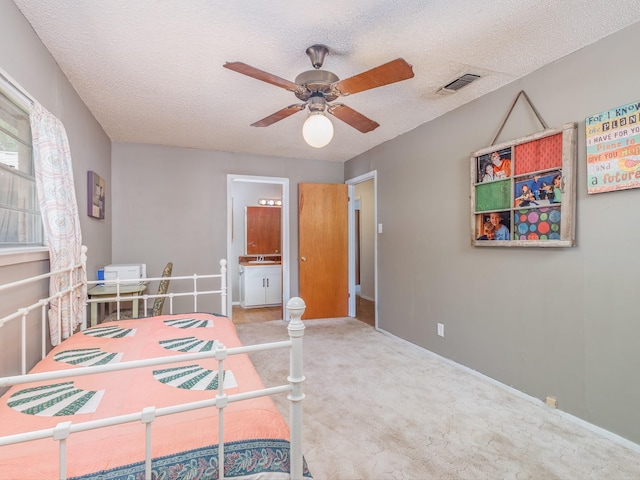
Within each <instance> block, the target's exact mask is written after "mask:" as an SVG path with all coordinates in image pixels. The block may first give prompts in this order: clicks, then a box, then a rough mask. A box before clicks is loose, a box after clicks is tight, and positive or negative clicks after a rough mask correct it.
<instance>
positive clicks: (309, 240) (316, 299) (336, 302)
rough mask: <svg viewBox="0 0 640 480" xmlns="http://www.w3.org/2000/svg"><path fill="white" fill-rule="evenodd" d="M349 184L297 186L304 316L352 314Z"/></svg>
mask: <svg viewBox="0 0 640 480" xmlns="http://www.w3.org/2000/svg"><path fill="white" fill-rule="evenodd" d="M348 211H349V209H348V193H347V185H344V184H327V183H300V184H299V185H298V248H299V256H298V266H299V274H300V297H301V298H302V299H303V300H304V302H305V303H306V305H307V308H306V310H305V314H304V316H303V317H302V318H304V319H311V318H332V317H346V316H347V315H348V314H349V230H348Z"/></svg>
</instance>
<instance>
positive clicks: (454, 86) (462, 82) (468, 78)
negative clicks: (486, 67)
mask: <svg viewBox="0 0 640 480" xmlns="http://www.w3.org/2000/svg"><path fill="white" fill-rule="evenodd" d="M479 78H480V75H474V74H472V73H465V74H464V75H462V76H461V77H458V78H456V79H455V80H454V81H453V82H449V83H447V84H446V85H445V86H444V87H442V88H440V90H439V91H443V92H444V93H453V92H457V91H458V90H460V89H461V88H462V87H466V86H467V85H469V84H470V83H471V82H473V81H475V80H477V79H479Z"/></svg>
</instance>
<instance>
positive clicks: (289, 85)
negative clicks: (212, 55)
mask: <svg viewBox="0 0 640 480" xmlns="http://www.w3.org/2000/svg"><path fill="white" fill-rule="evenodd" d="M223 67H224V68H228V69H229V70H233V71H234V72H238V73H242V74H243V75H247V76H249V77H252V78H255V79H258V80H262V81H263V82H267V83H270V84H271V85H275V86H276V87H280V88H284V89H286V90H289V91H290V92H296V91H298V90H301V89H302V87H301V86H300V85H298V84H296V83H293V82H290V81H289V80H285V79H284V78H280V77H277V76H275V75H272V74H270V73H267V72H265V71H263V70H259V69H257V68H255V67H252V66H251V65H247V64H246V63H242V62H227V63H225V64H224V65H223Z"/></svg>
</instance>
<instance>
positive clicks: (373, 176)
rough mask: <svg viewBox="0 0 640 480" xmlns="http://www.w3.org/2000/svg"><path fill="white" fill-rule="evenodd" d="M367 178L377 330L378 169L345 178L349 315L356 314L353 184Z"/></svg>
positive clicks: (376, 327) (354, 203) (364, 180)
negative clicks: (370, 186) (372, 228)
mask: <svg viewBox="0 0 640 480" xmlns="http://www.w3.org/2000/svg"><path fill="white" fill-rule="evenodd" d="M369 180H373V223H374V225H375V226H376V234H375V236H374V237H373V257H374V258H373V277H374V278H373V282H374V294H375V297H376V298H375V304H374V315H375V327H374V328H375V329H376V330H378V298H379V297H378V234H379V224H378V171H377V170H372V171H370V172H367V173H364V174H362V175H359V176H357V177H355V178H351V179H349V180H347V181H346V182H344V183H346V184H347V185H348V186H349V316H350V317H355V316H356V233H355V232H356V225H355V223H356V222H355V209H356V202H355V198H354V195H355V186H356V185H357V184H359V183H363V182H366V181H369Z"/></svg>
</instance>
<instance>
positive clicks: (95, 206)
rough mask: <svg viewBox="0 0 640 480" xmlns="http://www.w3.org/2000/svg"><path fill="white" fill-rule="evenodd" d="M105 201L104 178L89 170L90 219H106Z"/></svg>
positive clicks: (88, 197)
mask: <svg viewBox="0 0 640 480" xmlns="http://www.w3.org/2000/svg"><path fill="white" fill-rule="evenodd" d="M104 200H105V185H104V178H102V177H101V176H100V175H98V174H97V173H96V172H92V171H91V170H89V172H88V173H87V206H88V212H87V213H88V215H89V216H90V217H93V218H104Z"/></svg>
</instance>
